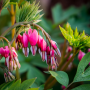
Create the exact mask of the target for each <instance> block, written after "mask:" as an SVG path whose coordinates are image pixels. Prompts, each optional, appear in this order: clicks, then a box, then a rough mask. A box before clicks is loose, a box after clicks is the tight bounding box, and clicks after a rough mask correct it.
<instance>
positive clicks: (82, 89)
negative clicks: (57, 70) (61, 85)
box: [71, 84, 90, 90]
mask: <svg viewBox="0 0 90 90" xmlns="http://www.w3.org/2000/svg"><path fill="white" fill-rule="evenodd" d="M89 88H90V84H83V85H80V86H78V87H75V88H73V89H71V90H89Z"/></svg>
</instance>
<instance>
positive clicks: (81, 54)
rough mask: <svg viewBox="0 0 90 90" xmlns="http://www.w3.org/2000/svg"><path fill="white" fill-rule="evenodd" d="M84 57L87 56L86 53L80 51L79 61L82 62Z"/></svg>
mask: <svg viewBox="0 0 90 90" xmlns="http://www.w3.org/2000/svg"><path fill="white" fill-rule="evenodd" d="M84 55H85V53H84V52H82V51H81V50H80V51H79V54H78V59H79V61H81V59H82V58H83V56H84Z"/></svg>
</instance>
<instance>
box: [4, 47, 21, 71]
mask: <svg viewBox="0 0 90 90" xmlns="http://www.w3.org/2000/svg"><path fill="white" fill-rule="evenodd" d="M5 65H6V66H7V67H8V69H9V70H10V71H13V70H16V67H18V68H20V63H19V61H18V55H17V53H16V51H15V49H14V47H12V55H11V51H10V55H9V56H8V57H7V58H5Z"/></svg>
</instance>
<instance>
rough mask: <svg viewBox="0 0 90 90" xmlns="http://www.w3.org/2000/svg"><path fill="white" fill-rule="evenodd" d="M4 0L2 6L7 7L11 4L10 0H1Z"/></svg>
mask: <svg viewBox="0 0 90 90" xmlns="http://www.w3.org/2000/svg"><path fill="white" fill-rule="evenodd" d="M0 2H2V8H6V7H7V6H8V5H9V2H10V0H0Z"/></svg>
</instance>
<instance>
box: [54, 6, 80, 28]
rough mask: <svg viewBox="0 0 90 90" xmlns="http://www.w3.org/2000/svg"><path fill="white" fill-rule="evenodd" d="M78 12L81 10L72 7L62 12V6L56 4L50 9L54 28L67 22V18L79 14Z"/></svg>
mask: <svg viewBox="0 0 90 90" xmlns="http://www.w3.org/2000/svg"><path fill="white" fill-rule="evenodd" d="M80 10H81V9H77V8H75V7H73V6H72V7H70V8H68V9H66V10H65V11H64V10H63V9H62V6H61V5H60V4H57V5H56V6H55V7H53V8H52V16H53V20H54V23H55V24H54V27H56V26H57V25H58V24H61V23H62V22H64V21H65V20H67V19H68V18H69V17H71V16H73V15H76V14H77V13H78V12H80Z"/></svg>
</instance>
